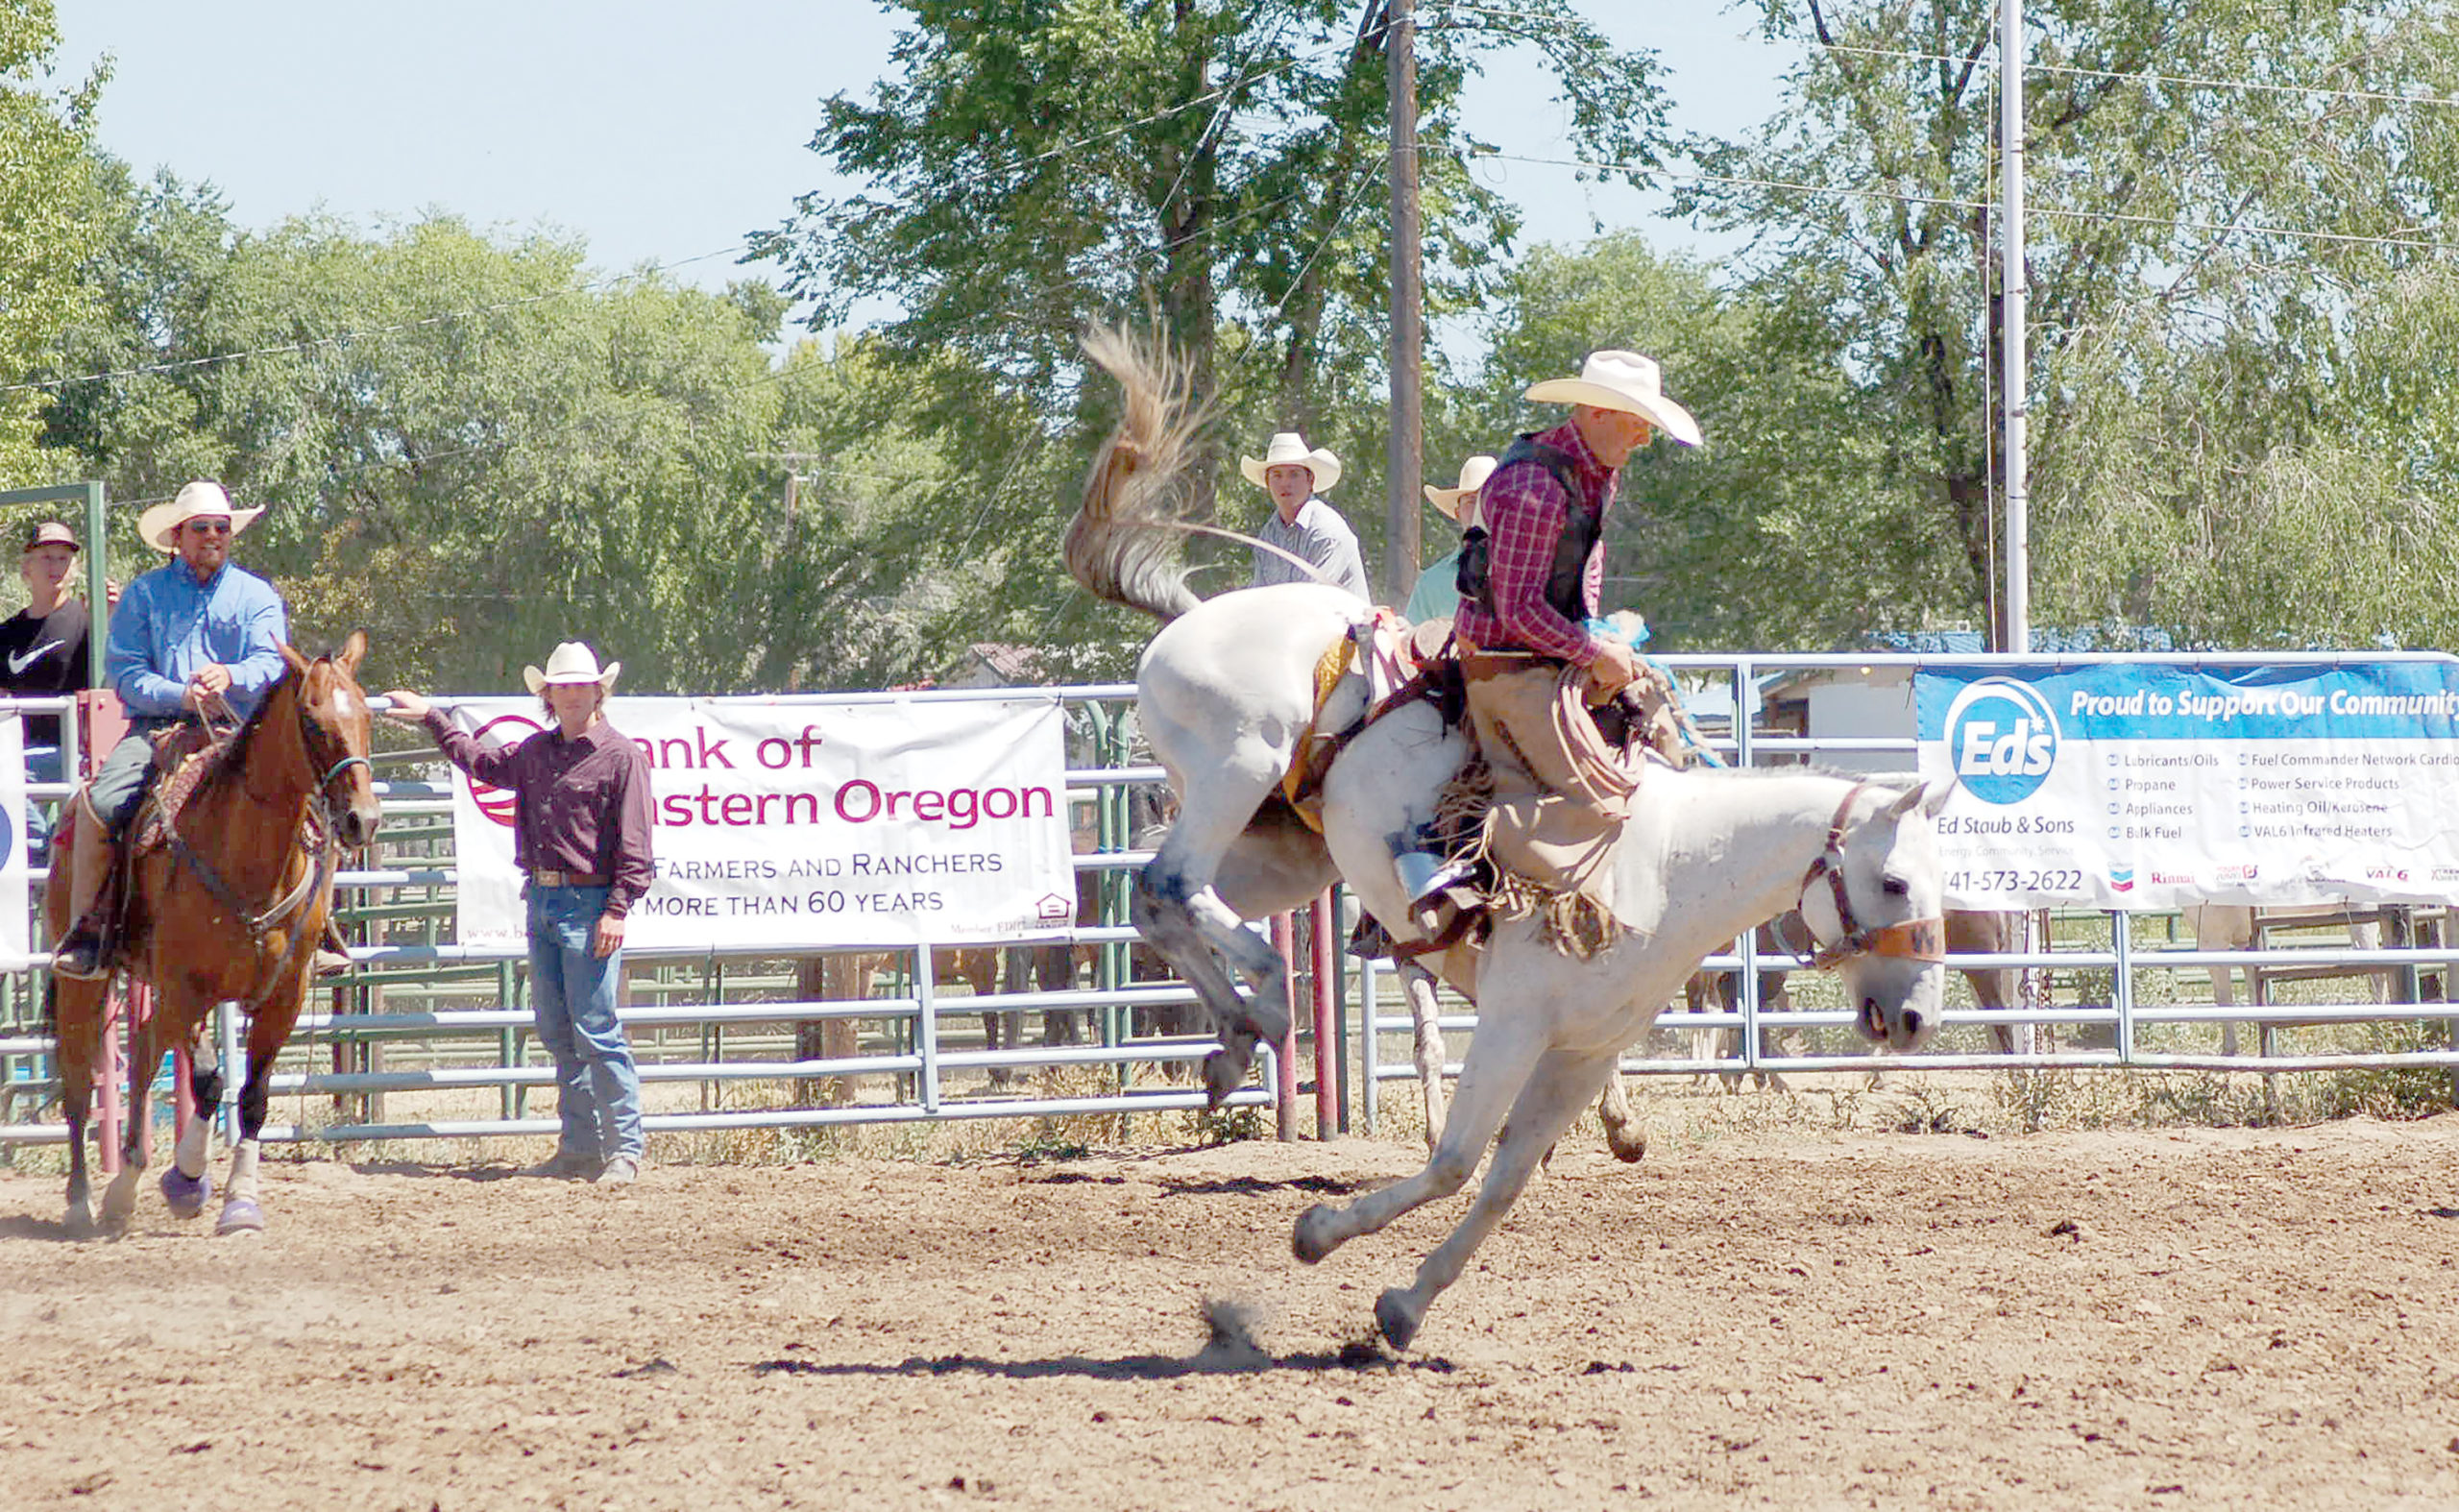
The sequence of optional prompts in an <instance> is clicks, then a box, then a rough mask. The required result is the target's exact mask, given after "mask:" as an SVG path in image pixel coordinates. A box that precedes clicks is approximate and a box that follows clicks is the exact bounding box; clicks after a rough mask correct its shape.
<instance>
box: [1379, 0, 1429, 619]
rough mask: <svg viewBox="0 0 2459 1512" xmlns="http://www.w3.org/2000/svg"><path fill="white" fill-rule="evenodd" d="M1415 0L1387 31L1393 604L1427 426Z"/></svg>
mask: <svg viewBox="0 0 2459 1512" xmlns="http://www.w3.org/2000/svg"><path fill="white" fill-rule="evenodd" d="M1409 7H1410V0H1389V3H1388V5H1387V7H1386V15H1387V18H1388V19H1387V21H1386V30H1385V32H1384V34H1383V51H1384V58H1385V61H1386V63H1387V65H1388V67H1389V70H1390V79H1391V122H1392V124H1391V132H1392V164H1391V179H1392V345H1391V361H1392V434H1391V438H1390V442H1389V446H1388V450H1387V453H1386V454H1387V457H1388V471H1389V475H1390V481H1391V488H1390V493H1389V495H1388V497H1387V500H1386V505H1385V508H1386V513H1385V517H1384V521H1385V524H1384V547H1383V593H1384V597H1385V601H1386V602H1389V603H1391V604H1394V605H1400V604H1404V603H1406V602H1408V600H1409V590H1410V589H1412V588H1414V587H1416V586H1417V580H1418V504H1419V500H1420V494H1419V488H1418V485H1419V482H1420V480H1421V477H1422V472H1421V466H1420V463H1421V458H1420V456H1419V442H1420V440H1421V431H1422V430H1423V428H1424V415H1423V410H1424V380H1425V375H1424V357H1425V305H1424V299H1423V297H1422V296H1421V292H1420V288H1419V281H1418V272H1419V268H1418V238H1419V234H1420V233H1419V225H1418V61H1417V41H1418V29H1417V22H1416V20H1415V19H1414V18H1413V17H1412V15H1411V13H1410V9H1409Z"/></svg>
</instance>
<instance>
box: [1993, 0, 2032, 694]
mask: <svg viewBox="0 0 2459 1512" xmlns="http://www.w3.org/2000/svg"><path fill="white" fill-rule="evenodd" d="M1998 111H1999V113H1998V141H1999V148H2000V157H1999V161H2000V163H2001V164H2003V167H2002V168H2001V170H2000V172H2001V176H2002V178H2003V179H2004V180H2005V182H2006V192H2005V194H2004V196H2003V197H2002V198H2001V199H2000V201H1999V212H1998V213H1999V216H2000V220H2001V222H2002V224H2001V226H2000V228H1999V236H1998V243H1999V255H2000V256H2001V257H2003V258H2004V259H2005V260H2004V261H2003V262H2002V263H2001V264H2000V267H2001V272H2000V274H1999V280H2000V282H2001V283H2002V284H2004V286H2005V304H2006V317H2005V318H2006V329H2005V332H2004V334H2003V335H2002V336H2001V337H2000V340H2001V342H2002V344H2003V346H2004V350H2005V367H2004V383H2005V394H2004V399H2003V402H2004V404H2005V406H2006V413H2007V435H2006V442H2005V445H2004V446H2003V447H2001V448H2000V455H2001V456H2002V457H2003V458H2004V459H2005V460H2004V461H2003V463H2002V464H2001V465H2002V466H2003V467H2004V468H2005V469H2006V479H2005V481H2004V483H2003V484H2002V485H2001V487H2000V489H1999V495H2000V497H2001V498H2003V499H2005V500H2007V595H2006V603H2007V640H2006V645H2005V646H2003V647H2002V649H2005V650H2009V651H2014V652H2017V653H2019V654H2020V653H2024V652H2029V651H2030V650H2031V649H2032V648H2033V633H2032V571H2033V544H2032V485H2031V478H2030V475H2031V472H2032V459H2031V457H2030V455H2029V454H2028V451H2027V449H2026V445H2025V436H2024V422H2025V418H2026V413H2027V410H2028V408H2029V406H2028V404H2027V403H2026V399H2027V396H2028V395H2029V393H2030V392H2031V388H2030V384H2031V377H2030V372H2029V365H2028V364H2027V363H2026V362H2025V360H2024V297H2025V295H2026V294H2027V293H2029V292H2030V290H2029V289H2027V287H2026V286H2025V283H2026V275H2025V272H2024V8H2023V0H1999V4H1998Z"/></svg>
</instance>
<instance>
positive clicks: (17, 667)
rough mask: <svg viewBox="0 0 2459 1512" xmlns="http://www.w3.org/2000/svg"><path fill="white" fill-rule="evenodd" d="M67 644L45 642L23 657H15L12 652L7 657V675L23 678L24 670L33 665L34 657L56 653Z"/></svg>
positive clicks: (63, 642)
mask: <svg viewBox="0 0 2459 1512" xmlns="http://www.w3.org/2000/svg"><path fill="white" fill-rule="evenodd" d="M67 644H68V643H67V642H66V641H45V642H43V643H42V644H41V645H40V646H36V647H35V648H34V649H33V650H31V651H28V652H27V653H26V654H25V655H23V656H19V655H16V654H14V653H13V652H12V653H11V655H10V657H9V675H10V676H12V677H22V676H24V675H25V671H26V669H27V668H29V667H32V666H33V665H34V664H35V658H36V657H37V656H40V655H41V654H42V653H43V652H45V651H56V650H58V649H60V648H61V646H66V645H67Z"/></svg>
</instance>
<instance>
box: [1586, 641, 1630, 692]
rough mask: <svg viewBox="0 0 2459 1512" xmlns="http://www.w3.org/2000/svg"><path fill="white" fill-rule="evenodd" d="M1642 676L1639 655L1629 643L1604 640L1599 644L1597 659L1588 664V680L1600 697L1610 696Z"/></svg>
mask: <svg viewBox="0 0 2459 1512" xmlns="http://www.w3.org/2000/svg"><path fill="white" fill-rule="evenodd" d="M1639 674H1640V658H1639V653H1638V652H1637V651H1634V650H1632V649H1631V647H1630V646H1629V644H1628V643H1626V642H1623V641H1617V640H1603V641H1599V642H1598V643H1597V646H1596V659H1595V661H1592V662H1590V663H1589V664H1588V680H1589V683H1590V685H1591V686H1593V687H1594V688H1595V690H1596V692H1597V694H1598V695H1600V696H1610V695H1613V694H1615V693H1616V692H1618V691H1619V690H1620V689H1621V688H1622V686H1623V685H1624V684H1626V683H1628V682H1629V681H1630V680H1631V679H1632V678H1634V677H1637V676H1638V675H1639Z"/></svg>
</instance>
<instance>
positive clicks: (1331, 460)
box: [1238, 430, 1341, 494]
mask: <svg viewBox="0 0 2459 1512" xmlns="http://www.w3.org/2000/svg"><path fill="white" fill-rule="evenodd" d="M1285 465H1294V466H1298V467H1303V468H1305V469H1306V470H1307V471H1309V472H1311V473H1313V474H1314V475H1315V492H1317V493H1319V494H1328V493H1330V492H1331V491H1332V490H1333V489H1334V488H1337V487H1339V486H1340V481H1341V459H1340V458H1339V457H1336V456H1334V455H1332V454H1331V453H1330V452H1329V451H1325V450H1324V449H1323V448H1322V447H1317V448H1315V450H1313V451H1307V450H1306V438H1305V437H1303V436H1302V435H1300V434H1299V433H1298V432H1297V431H1295V430H1282V431H1278V432H1276V433H1275V434H1274V436H1273V438H1272V445H1270V446H1268V447H1266V448H1264V454H1263V455H1262V456H1260V457H1252V456H1250V457H1240V458H1239V459H1238V471H1240V472H1242V473H1244V474H1246V475H1247V481H1248V482H1250V483H1253V484H1254V485H1255V486H1256V487H1257V488H1262V487H1265V486H1266V484H1265V483H1264V469H1266V468H1268V467H1281V466H1285Z"/></svg>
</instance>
